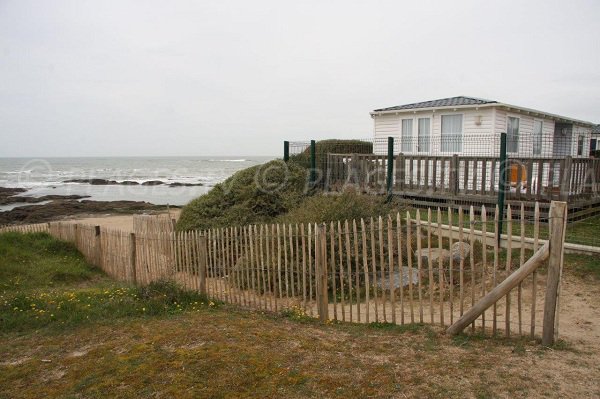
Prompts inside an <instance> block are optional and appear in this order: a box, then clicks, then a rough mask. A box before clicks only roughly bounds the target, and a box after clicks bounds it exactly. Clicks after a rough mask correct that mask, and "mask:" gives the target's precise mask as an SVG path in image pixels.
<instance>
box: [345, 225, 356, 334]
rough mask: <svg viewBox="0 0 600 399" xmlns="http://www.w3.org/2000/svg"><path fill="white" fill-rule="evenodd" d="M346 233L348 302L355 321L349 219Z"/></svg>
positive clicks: (351, 316)
mask: <svg viewBox="0 0 600 399" xmlns="http://www.w3.org/2000/svg"><path fill="white" fill-rule="evenodd" d="M344 234H345V243H346V267H347V270H348V304H349V305H350V306H349V308H350V309H349V310H350V322H353V321H354V320H353V314H352V260H351V258H352V256H351V254H350V229H349V226H348V220H345V221H344Z"/></svg>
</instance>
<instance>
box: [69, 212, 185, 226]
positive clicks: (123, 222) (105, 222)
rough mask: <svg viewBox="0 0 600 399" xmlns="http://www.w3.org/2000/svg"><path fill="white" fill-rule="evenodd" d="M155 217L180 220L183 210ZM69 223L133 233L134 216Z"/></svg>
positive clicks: (85, 218)
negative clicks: (167, 216)
mask: <svg viewBox="0 0 600 399" xmlns="http://www.w3.org/2000/svg"><path fill="white" fill-rule="evenodd" d="M152 214H153V215H167V214H168V215H169V216H170V217H171V218H172V219H175V220H178V219H179V215H180V214H181V209H170V210H169V211H168V212H167V211H166V210H165V211H164V212H152ZM67 221H68V222H72V223H83V224H90V225H94V226H102V227H109V228H111V229H117V230H123V231H133V214H131V215H111V214H107V215H89V216H86V215H83V216H77V217H74V218H72V219H68V220H67Z"/></svg>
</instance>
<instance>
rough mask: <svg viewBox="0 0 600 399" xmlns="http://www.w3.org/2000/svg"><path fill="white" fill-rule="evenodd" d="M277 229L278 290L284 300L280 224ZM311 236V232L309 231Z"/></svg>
mask: <svg viewBox="0 0 600 399" xmlns="http://www.w3.org/2000/svg"><path fill="white" fill-rule="evenodd" d="M276 227H277V273H276V274H277V276H276V277H277V290H278V291H279V298H280V299H282V298H283V287H282V285H281V227H280V225H279V224H277V225H276ZM309 234H310V231H309Z"/></svg>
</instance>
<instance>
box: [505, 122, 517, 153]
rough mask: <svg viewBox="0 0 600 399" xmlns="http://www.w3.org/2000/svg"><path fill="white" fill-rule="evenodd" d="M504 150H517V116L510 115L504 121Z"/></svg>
mask: <svg viewBox="0 0 600 399" xmlns="http://www.w3.org/2000/svg"><path fill="white" fill-rule="evenodd" d="M506 152H519V118H515V117H512V116H509V117H508V120H507V122H506Z"/></svg>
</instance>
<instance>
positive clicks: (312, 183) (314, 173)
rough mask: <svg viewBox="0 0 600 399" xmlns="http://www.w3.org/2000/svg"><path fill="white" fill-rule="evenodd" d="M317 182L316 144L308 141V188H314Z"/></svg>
mask: <svg viewBox="0 0 600 399" xmlns="http://www.w3.org/2000/svg"><path fill="white" fill-rule="evenodd" d="M316 180H317V144H316V142H315V141H314V140H311V141H310V187H311V188H313V187H314V186H315V181H316Z"/></svg>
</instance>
